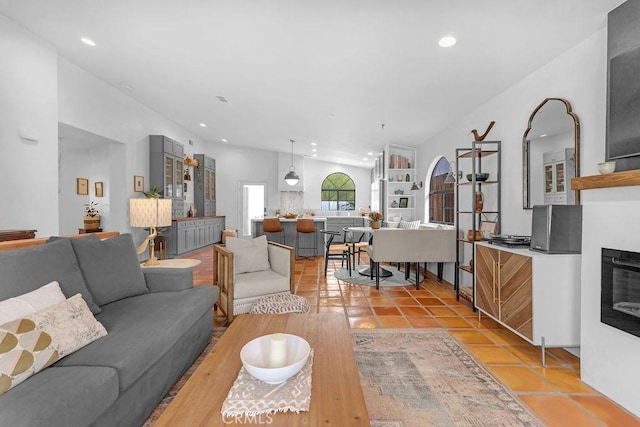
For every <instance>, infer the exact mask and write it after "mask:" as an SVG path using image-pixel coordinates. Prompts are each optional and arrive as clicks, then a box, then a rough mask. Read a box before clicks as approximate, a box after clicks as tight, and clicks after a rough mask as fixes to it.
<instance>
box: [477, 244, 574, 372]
mask: <svg viewBox="0 0 640 427" xmlns="http://www.w3.org/2000/svg"><path fill="white" fill-rule="evenodd" d="M475 246H476V250H475V261H474V274H475V280H474V283H475V296H476V298H475V307H476V308H477V309H478V310H479V311H480V312H481V313H484V314H486V315H487V316H489V317H491V318H492V319H494V320H496V321H497V322H499V323H501V324H502V325H504V326H505V327H506V328H508V329H510V330H511V331H513V332H515V333H516V334H518V335H519V336H520V337H522V338H523V339H525V340H526V341H528V342H530V343H531V344H534V345H538V346H542V351H543V364H544V347H545V346H549V347H577V346H579V345H580V264H581V255H579V254H553V255H550V254H545V253H541V252H534V251H531V250H529V249H528V248H506V247H501V246H494V245H490V244H489V243H486V242H477V243H476V245H475Z"/></svg>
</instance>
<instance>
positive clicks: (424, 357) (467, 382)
mask: <svg viewBox="0 0 640 427" xmlns="http://www.w3.org/2000/svg"><path fill="white" fill-rule="evenodd" d="M225 330H226V328H219V329H216V330H214V332H213V337H212V340H211V343H210V344H209V345H208V346H207V347H206V348H205V349H204V351H203V352H202V354H201V355H200V356H199V357H198V358H197V359H196V361H195V362H194V363H193V365H192V366H191V367H190V368H189V369H188V371H187V372H186V373H185V374H184V375H183V376H182V377H181V378H180V379H179V380H178V382H177V383H176V384H175V385H174V386H173V387H172V388H171V390H170V391H169V393H167V395H166V396H165V397H164V398H163V399H162V401H161V402H160V403H159V404H158V406H157V407H156V409H155V410H154V411H153V412H152V413H151V415H150V416H149V418H148V419H147V420H146V421H145V422H144V424H143V426H144V427H151V426H153V424H154V422H155V421H156V420H157V419H158V418H159V417H160V414H162V412H163V411H164V410H165V409H166V407H167V406H168V405H169V404H170V403H171V401H172V400H173V398H174V397H175V396H176V395H177V394H178V392H179V391H180V389H181V388H182V386H183V385H184V384H185V383H186V382H187V380H188V379H189V378H190V377H191V375H192V374H193V372H195V370H196V368H197V367H198V366H199V365H200V363H201V362H202V360H203V359H204V357H205V356H206V355H207V354H208V353H209V352H210V351H211V349H212V348H213V346H214V345H215V344H216V342H217V341H218V340H219V339H220V337H221V336H222V334H223V333H224V331H225ZM351 337H352V344H353V349H354V354H355V356H356V361H357V363H358V369H359V371H360V377H361V381H360V382H361V385H362V390H363V391H364V396H365V400H366V402H367V409H368V411H369V417H370V418H371V425H372V426H374V427H413V426H416V427H424V426H437V427H440V426H474V427H476V426H492V427H493V426H532V427H533V426H542V425H543V424H542V423H541V422H540V421H539V420H538V419H537V418H535V417H534V416H533V415H532V414H531V413H530V412H529V411H528V410H527V409H526V407H525V406H524V405H523V404H522V403H521V402H520V401H519V400H518V399H517V398H515V397H514V396H513V395H511V394H510V393H509V392H508V391H507V390H506V389H505V388H504V387H503V386H502V385H501V384H500V383H498V382H497V381H496V380H495V379H494V378H493V377H492V376H491V375H490V374H489V373H487V371H485V370H484V368H482V367H481V366H480V365H479V364H478V363H477V362H476V361H475V360H474V359H473V358H472V357H471V356H470V355H469V354H468V353H467V352H466V351H465V350H464V349H463V348H462V346H461V345H460V344H459V343H458V342H457V341H456V340H455V339H454V338H453V337H452V336H451V335H449V334H448V333H447V332H446V331H444V330H442V329H367V330H364V329H352V330H351ZM225 393H226V391H225ZM312 399H313V397H312Z"/></svg>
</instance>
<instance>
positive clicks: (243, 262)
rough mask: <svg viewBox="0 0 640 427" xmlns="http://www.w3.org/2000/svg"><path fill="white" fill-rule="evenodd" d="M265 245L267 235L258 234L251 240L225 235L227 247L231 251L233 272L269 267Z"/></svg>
mask: <svg viewBox="0 0 640 427" xmlns="http://www.w3.org/2000/svg"><path fill="white" fill-rule="evenodd" d="M267 246H268V243H267V236H259V237H256V238H255V239H251V240H246V239H238V238H237V237H227V249H229V250H230V251H231V252H233V259H234V268H235V270H234V271H235V274H242V273H251V272H254V271H263V270H268V269H269V268H271V266H270V265H269V251H268V249H267Z"/></svg>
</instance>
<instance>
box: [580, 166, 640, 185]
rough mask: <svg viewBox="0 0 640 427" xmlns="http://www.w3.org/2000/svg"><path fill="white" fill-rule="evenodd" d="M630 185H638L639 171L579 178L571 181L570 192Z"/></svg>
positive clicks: (639, 182) (639, 181) (639, 179)
mask: <svg viewBox="0 0 640 427" xmlns="http://www.w3.org/2000/svg"><path fill="white" fill-rule="evenodd" d="M630 185H640V169H635V170H631V171H624V172H614V173H610V174H605V175H592V176H581V177H578V178H572V179H571V189H572V190H590V189H593V188H609V187H628V186H630Z"/></svg>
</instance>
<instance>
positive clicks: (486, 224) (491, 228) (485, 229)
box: [480, 221, 498, 239]
mask: <svg viewBox="0 0 640 427" xmlns="http://www.w3.org/2000/svg"><path fill="white" fill-rule="evenodd" d="M497 230H498V223H497V222H493V221H481V222H480V232H481V233H482V237H483V238H485V239H489V238H490V237H491V236H492V235H494V234H496V231H497Z"/></svg>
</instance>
